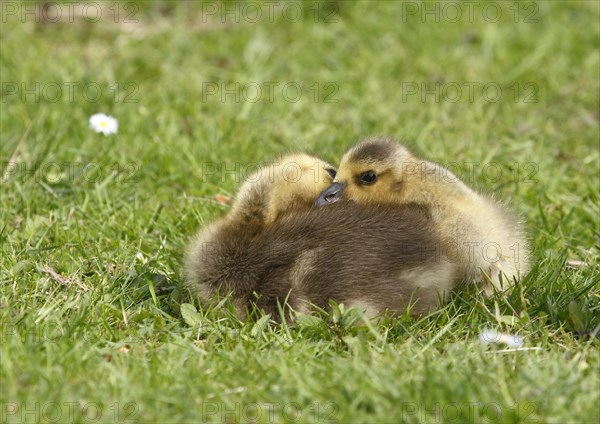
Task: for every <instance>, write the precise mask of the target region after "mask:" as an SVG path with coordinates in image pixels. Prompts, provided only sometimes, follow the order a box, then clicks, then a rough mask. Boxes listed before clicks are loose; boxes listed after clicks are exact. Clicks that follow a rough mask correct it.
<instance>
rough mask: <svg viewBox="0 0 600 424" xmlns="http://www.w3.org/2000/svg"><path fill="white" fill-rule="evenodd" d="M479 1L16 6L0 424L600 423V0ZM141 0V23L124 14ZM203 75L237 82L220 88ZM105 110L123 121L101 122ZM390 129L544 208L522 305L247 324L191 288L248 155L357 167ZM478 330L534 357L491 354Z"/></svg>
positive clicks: (10, 21)
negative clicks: (270, 8) (99, 130)
mask: <svg viewBox="0 0 600 424" xmlns="http://www.w3.org/2000/svg"><path fill="white" fill-rule="evenodd" d="M476 3H477V4H476V5H475V15H474V19H473V22H469V19H468V18H469V16H468V13H467V12H466V10H467V9H463V12H464V14H463V17H462V19H460V20H459V21H458V22H449V21H448V20H449V19H452V17H453V16H454V15H453V14H450V13H451V12H452V11H450V10H446V13H447V14H448V15H444V16H447V17H449V19H444V16H441V19H440V22H435V18H436V17H435V16H432V15H428V16H426V18H427V19H426V20H425V22H423V19H421V17H420V16H419V13H418V12H417V14H416V15H412V14H409V12H411V13H412V11H413V10H414V9H413V8H415V7H416V8H417V10H421V11H422V8H424V7H425V6H423V5H422V4H421V3H417V2H408V3H401V2H336V3H335V5H336V8H337V13H336V14H335V15H334V16H332V17H330V18H326V17H327V16H328V15H327V13H326V12H327V11H328V10H329V9H327V7H328V6H327V4H326V3H308V4H307V5H306V6H304V16H303V17H302V18H301V19H298V21H295V22H292V19H291V18H289V19H288V18H286V17H285V16H282V14H281V9H280V8H276V9H275V14H274V16H273V19H272V22H271V21H270V20H269V17H268V16H264V17H263V20H262V21H261V22H258V23H251V22H248V20H247V19H246V20H244V19H243V17H244V16H245V15H242V16H240V19H239V20H240V22H239V23H238V22H235V20H236V16H235V15H229V17H228V18H227V19H226V22H221V18H220V16H219V15H218V14H217V15H211V16H204V17H203V15H202V14H201V12H202V9H203V7H204V10H205V11H206V10H213V9H206V7H215V8H216V10H222V8H223V7H225V6H224V4H222V3H206V4H204V6H203V4H202V3H196V2H188V3H183V2H181V3H179V2H178V3H175V2H156V3H152V4H150V3H147V4H144V3H137V4H136V5H137V10H134V9H133V8H132V6H130V5H131V4H129V3H122V4H118V5H117V6H118V7H117V9H118V10H119V12H120V14H119V16H118V17H116V18H115V17H114V16H113V15H111V14H110V13H113V12H114V5H115V4H114V3H102V5H103V15H102V18H101V19H100V20H99V21H98V22H95V23H93V22H88V21H85V20H84V19H81V18H79V17H74V18H73V19H72V21H73V22H70V19H69V18H70V15H69V13H68V9H67V8H66V7H65V8H64V9H63V11H62V13H63V15H62V18H61V19H60V21H59V22H57V23H51V22H39V23H36V22H35V18H34V17H33V16H32V15H26V16H25V19H24V20H23V19H21V12H22V10H21V8H23V7H25V6H24V3H21V2H3V3H2V8H3V14H2V19H3V20H2V23H1V25H2V26H1V28H2V30H1V32H2V33H1V35H2V44H1V54H0V56H1V73H2V102H1V103H0V106H1V108H2V109H1V117H0V123H1V147H0V160H1V162H2V174H3V176H4V177H5V178H4V180H3V182H2V183H1V193H2V195H1V197H0V242H1V245H2V254H1V257H0V282H1V287H0V320H1V321H0V323H1V333H0V336H1V338H2V340H1V343H0V355H1V356H0V359H1V361H0V372H1V374H0V390H1V396H0V406H1V414H2V418H1V421H2V422H48V421H54V422H69V421H71V422H124V421H125V422H132V421H137V422H161V423H164V422H173V423H174V422H198V421H203V420H205V421H214V422H222V421H229V422H239V421H252V420H253V419H256V420H257V421H259V422H270V421H271V422H273V421H275V422H280V421H287V422H330V421H337V422H399V421H406V422H456V423H458V422H476V423H499V422H502V423H504V422H540V423H542V422H543V423H545V422H553V423H582V422H586V423H587V422H589V423H591V422H598V421H599V420H600V411H599V407H598V405H599V402H598V401H599V397H600V379H599V377H598V376H599V375H600V361H599V359H600V357H599V350H598V347H599V342H598V339H596V338H595V336H593V335H592V336H591V337H590V336H589V335H585V334H583V335H582V333H585V332H595V334H597V332H598V329H599V328H600V327H599V326H600V313H599V309H600V292H599V276H600V272H599V268H598V258H599V257H600V255H599V244H600V228H599V222H598V216H599V208H598V204H599V194H598V188H599V185H600V181H599V173H600V163H599V154H598V138H599V130H598V126H599V122H598V120H599V116H598V110H599V108H600V104H599V94H598V93H599V89H600V87H599V81H598V75H599V72H600V55H599V49H598V46H599V36H600V29H599V26H598V22H599V15H600V12H599V10H600V7H599V5H598V3H597V2H592V1H590V2H575V1H569V2H559V1H553V2H539V3H537V4H535V5H536V8H535V9H534V8H532V7H531V5H532V3H521V4H520V5H518V10H519V11H520V14H519V16H518V17H517V20H518V22H517V23H515V22H514V20H515V19H514V12H515V3H512V2H504V3H496V4H497V5H499V6H500V7H501V8H502V9H501V10H502V12H503V14H502V17H501V19H500V22H498V23H492V22H487V21H486V20H485V19H483V18H482V14H481V13H482V8H483V6H484V4H483V3H479V2H476ZM295 4H296V5H297V4H298V3H295ZM235 5H236V4H235V3H229V2H228V3H227V7H229V8H230V9H232V10H238V11H241V10H243V9H240V7H237V9H236V6H235ZM528 5H529V6H528ZM9 6H10V7H12V6H16V7H17V12H16V15H12V14H9V12H11V13H12V10H13V9H10V10H9V9H6V7H9ZM434 6H435V4H434V3H428V6H427V7H429V8H433V7H434ZM27 7H29V8H34V7H35V3H28V4H27ZM109 7H113V11H112V12H111V11H110V10H109ZM266 7H267V6H265V8H266ZM407 7H410V9H407ZM438 7H439V6H438ZM527 7H529V9H528V8H527ZM315 10H319V11H320V12H323V13H322V14H320V17H321V21H320V22H315V19H314V13H315ZM132 11H134V12H135V15H134V16H133V18H134V19H137V20H138V21H139V22H138V23H137V24H131V23H126V22H123V21H124V20H125V17H126V15H127V14H128V13H129V12H132ZM288 12H289V15H288V16H291V17H292V18H293V14H292V13H293V12H294V11H293V10H289V11H288ZM488 12H489V13H490V14H491V13H492V12H494V11H493V10H489V11H488ZM89 13H90V14H92V11H89ZM248 13H250V11H248ZM265 13H266V12H265ZM440 13H442V12H441V9H440ZM529 13H534V15H533V18H535V19H536V20H537V22H524V20H525V17H526V16H528V15H529ZM91 16H92V17H94V15H93V14H92V15H91ZM248 16H249V17H250V18H252V17H253V16H254V15H248ZM489 16H493V15H489ZM326 19H327V20H330V19H334V20H336V22H323V20H326ZM115 20H116V21H117V22H118V23H115ZM236 82H237V83H239V84H240V88H243V87H244V86H245V85H246V84H249V83H257V84H261V87H262V88H263V89H266V86H265V85H264V83H278V84H279V85H278V86H276V87H275V89H274V94H273V99H272V101H270V100H269V99H268V97H267V93H263V97H262V98H261V99H260V100H258V101H256V102H250V101H245V100H244V95H245V96H246V97H253V96H254V95H253V92H250V91H247V92H245V93H242V94H241V95H240V97H241V98H240V100H239V101H236V100H235V98H234V95H233V94H230V95H228V96H227V97H226V98H225V101H221V99H220V94H221V91H222V89H223V88H225V89H227V88H229V89H231V88H234V84H235V83H236ZM36 83H37V84H39V86H36V85H35V84H36ZM66 83H73V84H75V83H76V84H79V85H78V86H74V93H73V98H72V99H71V98H69V96H68V92H67V87H68V85H65V84H66ZM91 83H95V84H98V86H99V87H100V89H101V93H102V97H101V98H99V99H98V100H97V101H91V100H94V99H93V97H94V96H95V92H94V91H89V92H87V93H86V95H84V93H83V92H82V91H81V88H82V87H84V86H86V85H87V84H91ZM115 83H118V89H117V87H116V86H114V84H115ZM206 83H210V87H209V86H206ZM287 83H294V84H300V86H301V87H302V89H303V90H302V97H301V98H300V99H299V100H298V101H296V102H292V101H291V100H290V99H289V96H294V95H295V94H294V92H293V91H291V90H292V89H290V91H289V92H288V93H286V94H287V95H288V99H286V98H285V97H284V94H282V91H281V88H282V87H283V86H284V85H285V84H287ZM471 83H473V84H477V85H474V95H473V98H472V99H469V96H468V87H469V85H468V84H471ZM488 83H493V88H494V87H500V88H501V90H502V97H501V98H500V99H499V100H498V101H495V102H493V101H490V96H491V97H492V98H493V97H495V94H494V92H493V91H489V92H487V93H485V95H488V97H487V98H486V97H485V95H484V93H483V91H482V88H483V86H484V85H485V84H488ZM23 84H25V85H24V86H23ZM52 84H58V85H59V86H60V87H62V88H63V90H64V91H63V93H62V96H59V98H58V99H56V101H52V100H54V99H55V97H56V92H55V91H51V90H52V89H53V88H52V87H53V85H52ZM127 84H130V85H127ZM203 84H204V89H207V88H214V87H215V85H214V84H216V87H218V88H219V89H220V91H219V93H217V94H215V95H208V94H207V92H206V91H204V93H205V98H203ZM219 84H226V85H225V86H224V87H223V86H220V85H219ZM327 84H330V85H327ZM421 84H425V87H424V88H426V89H428V90H434V91H435V89H436V87H437V88H438V92H439V93H442V96H441V97H440V99H439V101H436V98H435V94H425V98H424V99H423V98H422V96H421V94H422V91H421ZM436 84H438V85H437V86H436ZM456 84H458V86H459V87H461V88H462V89H463V93H462V97H461V98H460V99H459V100H458V101H451V100H452V99H453V98H454V97H455V91H451V90H453V87H454V89H455V87H456ZM15 87H18V89H17V92H16V93H14V91H15V90H14V89H15ZM37 87H39V88H37ZM317 87H318V89H319V90H318V93H317V92H316V91H317V90H316V89H317ZM415 87H417V88H418V89H419V93H417V94H410V93H412V92H413V91H411V90H414V88H415ZM251 88H252V87H251V86H248V87H247V90H250V89H251ZM493 88H492V89H493ZM23 89H26V90H33V91H34V92H36V91H37V92H38V94H39V95H40V99H39V101H38V100H37V99H36V98H35V93H34V94H32V93H29V94H26V93H24V92H23ZM492 89H490V90H492ZM90 90H91V89H90ZM517 91H518V94H517ZM115 92H118V93H119V98H118V99H115ZM13 93H14V94H13ZM443 94H445V95H446V97H444V96H443ZM127 95H129V96H130V97H129V98H128V99H127V100H137V102H129V101H127V102H126V101H125V100H126V98H125V96H127ZM86 96H87V97H86ZM315 96H316V97H315ZM331 100H335V101H336V102H331ZM531 100H533V101H531ZM96 112H104V113H107V114H110V115H112V116H115V117H116V118H117V119H118V120H119V124H120V130H119V133H118V134H117V135H114V136H108V137H104V136H103V135H101V134H96V133H93V132H92V131H91V130H90V129H88V127H87V120H88V118H89V117H90V116H91V115H92V114H93V113H96ZM371 134H387V135H392V136H394V137H397V138H402V139H404V140H407V142H408V143H409V144H411V145H412V146H413V147H414V148H415V150H416V151H418V152H419V153H420V154H422V155H424V156H425V157H427V158H429V159H431V160H433V161H436V162H439V163H442V164H452V165H453V166H455V168H453V169H455V170H458V171H459V174H461V175H462V176H464V177H469V175H470V174H469V172H468V171H469V169H474V172H473V174H472V178H470V177H469V178H466V180H467V181H468V182H469V183H470V184H471V185H472V186H475V187H478V188H479V189H481V190H482V191H485V192H490V193H495V194H496V195H497V196H498V197H501V198H504V199H507V201H509V203H510V204H511V205H512V206H513V207H514V209H516V210H518V211H519V212H520V213H521V214H522V215H523V216H524V217H525V218H526V220H527V228H528V232H529V234H530V239H531V241H532V247H533V261H534V266H533V270H532V272H531V273H530V275H529V276H528V277H527V278H526V279H524V280H523V281H522V282H521V284H520V285H519V286H517V287H516V288H515V289H514V290H513V291H512V292H511V293H509V294H508V295H507V296H504V297H503V296H496V297H495V298H491V299H486V298H483V297H482V296H481V295H479V294H477V293H475V292H474V291H470V290H466V291H463V292H460V293H458V294H457V295H456V296H455V297H454V298H453V300H452V301H451V302H450V303H449V304H448V305H447V306H446V307H444V308H443V309H441V310H440V311H438V312H436V313H434V314H432V315H431V316H428V317H424V318H422V319H418V320H417V319H409V318H406V317H401V318H397V319H384V320H382V321H381V322H379V323H377V324H370V323H368V322H364V321H363V320H362V319H360V318H359V317H358V318H357V316H356V315H355V314H356V312H355V311H343V310H342V311H340V310H339V309H337V310H336V312H335V313H333V314H330V315H322V316H315V317H314V318H307V319H304V320H302V321H301V322H299V323H298V324H297V325H296V326H286V325H279V326H278V325H274V324H271V323H268V322H266V321H265V320H264V319H262V320H260V319H259V320H258V321H256V320H255V321H250V320H249V321H248V322H238V321H236V320H235V319H233V318H232V317H227V315H225V317H223V314H221V313H219V308H214V309H211V310H201V309H200V307H199V305H198V304H197V303H195V302H194V301H193V300H190V298H189V296H188V294H186V293H185V292H184V290H183V289H182V281H183V273H182V256H183V251H184V248H185V246H186V243H187V242H188V240H189V239H190V237H191V236H192V235H193V234H194V233H195V231H197V229H198V228H199V227H201V226H202V225H203V224H204V223H206V222H210V221H212V220H214V219H217V218H218V217H220V216H222V215H223V214H224V213H225V211H226V210H227V207H226V206H223V205H221V204H219V203H217V202H216V201H214V200H213V197H214V195H215V194H218V193H220V194H226V195H232V194H233V193H235V190H236V188H237V187H238V185H239V181H240V178H242V177H243V175H244V173H245V172H251V170H252V164H256V163H261V162H263V161H266V160H269V159H271V158H273V157H276V156H277V155H279V154H281V153H284V152H288V151H292V150H303V151H313V152H316V153H318V154H319V155H321V156H322V157H324V158H325V159H327V160H329V161H331V162H332V163H336V162H337V161H338V160H339V158H340V156H341V155H342V153H343V152H344V151H345V149H346V148H347V147H348V146H349V145H351V144H352V143H353V142H354V141H356V140H357V139H359V138H361V137H363V136H367V135H371ZM8 161H12V164H9V163H8ZM471 163H475V164H471ZM212 164H216V168H212V167H211V166H212ZM490 164H492V165H490ZM215 169H216V172H213V171H215ZM498 170H500V171H501V174H500V175H497V174H493V172H496V171H498ZM485 171H488V172H489V173H488V174H487V175H486V174H485ZM567 260H578V261H582V262H584V264H583V265H582V266H580V267H578V268H570V267H567V266H566V261H567ZM50 271H54V274H52V273H51V272H50ZM186 303H192V306H189V305H186V306H185V307H184V308H183V309H181V308H180V307H181V305H182V304H186ZM182 310H183V311H184V313H183V314H182V312H181V311H182ZM483 328H495V329H499V330H503V331H507V332H511V333H515V334H519V335H520V336H522V338H523V340H524V346H525V347H527V348H532V349H529V350H524V351H518V352H506V353H502V352H499V351H497V350H493V349H489V348H483V347H482V346H480V344H479V342H478V336H479V334H480V332H481V330H482V329H483Z"/></svg>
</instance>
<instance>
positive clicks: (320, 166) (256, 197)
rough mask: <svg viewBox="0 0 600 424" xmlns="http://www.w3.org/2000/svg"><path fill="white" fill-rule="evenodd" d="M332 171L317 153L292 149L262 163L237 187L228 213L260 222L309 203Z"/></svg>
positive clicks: (332, 177)
mask: <svg viewBox="0 0 600 424" xmlns="http://www.w3.org/2000/svg"><path fill="white" fill-rule="evenodd" d="M335 175H336V169H335V168H334V167H333V166H332V165H330V164H329V163H327V162H325V161H323V160H322V159H320V158H318V157H317V156H313V155H310V154H306V153H295V154H289V155H285V156H282V157H281V158H279V159H277V160H275V161H273V162H269V163H267V164H265V165H264V166H263V167H261V168H259V169H258V170H257V171H256V172H254V173H253V174H251V175H250V176H249V177H248V178H247V179H246V181H245V182H244V184H242V186H241V187H240V189H239V192H238V194H237V195H236V198H235V201H234V203H233V205H232V208H231V211H230V212H229V214H228V216H229V217H232V218H233V219H236V220H237V221H244V222H247V223H248V224H259V225H261V226H264V225H269V224H271V223H273V222H274V221H275V220H276V219H278V218H279V217H281V216H283V215H285V214H287V213H289V212H290V211H293V210H298V209H303V208H308V207H311V206H312V205H313V203H314V201H315V199H316V198H317V197H318V196H319V194H320V193H321V192H322V191H323V190H325V189H326V188H327V187H328V186H329V185H330V184H332V183H333V179H334V177H335Z"/></svg>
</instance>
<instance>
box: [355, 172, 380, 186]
mask: <svg viewBox="0 0 600 424" xmlns="http://www.w3.org/2000/svg"><path fill="white" fill-rule="evenodd" d="M359 181H360V183H361V184H363V185H371V184H373V183H375V181H377V174H376V173H375V172H373V171H367V172H363V173H362V174H361V175H360V177H359Z"/></svg>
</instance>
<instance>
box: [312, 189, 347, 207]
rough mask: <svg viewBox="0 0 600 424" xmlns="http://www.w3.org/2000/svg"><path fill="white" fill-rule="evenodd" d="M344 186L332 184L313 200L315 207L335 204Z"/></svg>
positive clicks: (340, 196)
mask: <svg viewBox="0 0 600 424" xmlns="http://www.w3.org/2000/svg"><path fill="white" fill-rule="evenodd" d="M343 191H344V184H341V183H333V184H331V185H330V186H329V187H327V188H326V189H325V190H324V191H323V192H322V193H321V194H320V195H319V197H317V200H315V204H316V205H317V206H326V205H329V204H331V203H335V202H337V201H338V200H340V199H341V198H342V193H343Z"/></svg>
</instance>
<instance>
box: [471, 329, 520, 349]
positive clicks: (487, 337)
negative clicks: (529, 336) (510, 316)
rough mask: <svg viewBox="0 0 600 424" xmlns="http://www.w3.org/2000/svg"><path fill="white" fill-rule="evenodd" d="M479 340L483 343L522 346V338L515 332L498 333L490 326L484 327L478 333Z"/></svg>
mask: <svg viewBox="0 0 600 424" xmlns="http://www.w3.org/2000/svg"><path fill="white" fill-rule="evenodd" d="M479 341H480V342H481V343H482V344H484V345H504V346H506V347H509V348H519V347H521V346H523V340H522V339H521V337H519V336H518V335H516V334H507V333H500V332H498V331H496V330H492V329H490V328H485V329H484V330H483V331H482V332H481V334H480V335H479Z"/></svg>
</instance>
